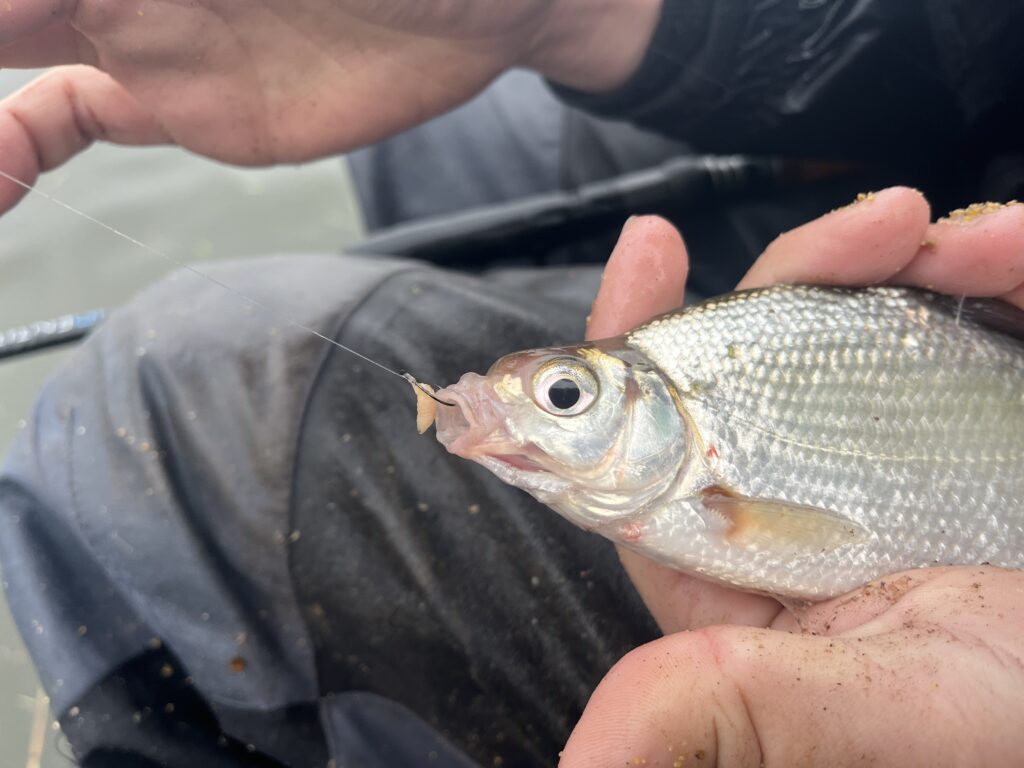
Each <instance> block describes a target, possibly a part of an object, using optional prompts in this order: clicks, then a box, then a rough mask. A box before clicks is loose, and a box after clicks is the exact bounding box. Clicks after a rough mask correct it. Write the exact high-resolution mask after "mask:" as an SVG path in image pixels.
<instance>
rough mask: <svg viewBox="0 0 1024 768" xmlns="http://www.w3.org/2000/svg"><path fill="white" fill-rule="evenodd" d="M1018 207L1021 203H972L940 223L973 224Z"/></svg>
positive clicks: (1011, 201) (954, 211) (953, 212)
mask: <svg viewBox="0 0 1024 768" xmlns="http://www.w3.org/2000/svg"><path fill="white" fill-rule="evenodd" d="M1018 205H1021V203H1019V202H1018V201H1016V200H1010V201H1009V202H1006V203H993V202H984V203H971V204H970V205H968V206H967V207H966V208H957V209H956V210H953V211H950V212H949V213H947V214H946V215H945V216H943V217H942V218H941V219H939V221H952V222H955V223H956V224H973V223H974V222H976V221H977V220H978V219H980V218H982V217H984V216H988V215H990V214H993V213H998V212H999V211H1002V210H1005V209H1007V208H1011V207H1013V206H1018Z"/></svg>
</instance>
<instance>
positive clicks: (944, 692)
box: [560, 627, 1024, 768]
mask: <svg viewBox="0 0 1024 768" xmlns="http://www.w3.org/2000/svg"><path fill="white" fill-rule="evenodd" d="M1018 678H1019V672H1010V673H1008V672H1007V671H1006V670H1005V669H1000V668H999V665H998V664H993V663H992V662H991V659H990V657H989V656H988V653H987V651H986V652H980V653H979V652H978V650H977V647H976V646H974V645H973V644H970V643H961V642H958V641H956V640H952V641H951V638H950V636H949V635H948V634H947V633H944V632H940V631H933V632H932V633H931V634H929V633H928V632H927V631H926V630H925V629H919V628H912V629H908V630H898V631H896V632H894V633H892V634H889V635H883V636H877V637H866V638H865V637H861V638H842V639H840V638H822V637H812V636H809V635H793V634H789V633H786V632H775V631H772V630H762V629H752V628H741V627H714V628H710V629H706V630H701V631H699V632H685V633H680V634H677V635H672V636H669V637H666V638H662V639H661V640H658V641H655V642H653V643H650V644H648V645H646V646H643V647H642V648H639V649H637V650H636V651H633V652H632V653H630V654H629V655H628V656H626V657H625V658H624V659H623V660H622V661H620V662H619V664H617V665H616V666H615V667H614V668H613V669H612V671H611V672H609V673H608V675H607V676H606V677H605V679H604V680H603V681H602V683H601V685H600V686H599V687H598V689H597V691H595V693H594V695H593V696H592V697H591V700H590V702H589V704H588V705H587V708H586V710H585V712H584V714H583V717H582V719H581V720H580V722H579V724H578V725H577V726H576V729H575V730H574V731H573V734H572V736H571V737H570V739H569V742H568V744H567V745H566V747H565V750H564V752H563V758H562V761H561V763H560V766H561V768H582V766H587V768H603V767H604V766H608V767H609V768H610V767H611V766H616V767H618V766H623V765H645V766H647V767H648V768H656V767H657V766H680V765H685V766H692V765H708V766H711V765H751V766H756V765H835V766H844V765H875V764H877V765H900V766H914V765H927V764H934V763H935V762H936V760H938V761H939V762H942V761H944V760H945V758H947V757H948V756H950V755H953V754H963V752H962V750H963V749H964V748H965V746H966V747H967V748H968V749H970V750H971V756H972V759H971V760H970V761H968V762H971V763H972V764H999V763H998V760H997V759H996V758H997V757H998V756H1000V755H1002V756H1003V757H1004V758H1006V759H1010V755H1011V754H1012V750H1013V749H1014V748H1015V747H1016V745H1015V744H1014V743H1013V742H1014V740H1015V738H1014V737H1015V735H1016V733H1017V726H1016V725H1015V723H1014V721H1015V720H1016V718H1017V716H1016V715H1015V714H1014V713H1015V712H1016V711H1018V710H1017V708H1018V707H1020V706H1021V705H1022V704H1024V696H1022V694H1021V692H1020V690H1019V687H1018V686H1019V679H1018ZM972 733H977V734H980V735H979V737H978V738H976V739H971V741H970V743H969V744H967V745H965V744H964V743H959V744H958V740H960V739H963V738H964V736H965V734H972Z"/></svg>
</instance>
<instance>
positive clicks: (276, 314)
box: [0, 170, 454, 405]
mask: <svg viewBox="0 0 1024 768" xmlns="http://www.w3.org/2000/svg"><path fill="white" fill-rule="evenodd" d="M0 177H2V178H5V179H7V180H8V181H10V182H12V183H14V184H17V185H18V186H19V187H21V188H22V189H24V190H25V191H27V192H29V193H31V194H34V195H39V196H40V197H42V198H43V199H44V200H48V201H49V202H51V203H53V204H54V205H57V206H60V207H61V208H63V209H64V210H66V211H70V212H71V213H73V214H75V215H76V216H78V217H80V218H82V219H85V220H86V221H88V222H90V223H92V224H95V225H96V226H98V227H101V228H103V229H105V230H107V231H108V232H110V233H111V234H114V235H116V236H117V237H120V238H122V239H124V240H127V241H128V242H129V243H131V244H132V245H135V246H137V247H139V248H141V249H142V250H144V251H148V252H149V253H152V254H154V255H156V256H159V257H160V258H162V259H166V260H167V261H169V262H170V263H171V264H174V265H175V266H177V267H180V268H181V269H185V270H187V271H189V272H191V273H192V274H194V275H198V276H199V277H201V278H203V279H204V280H208V281H209V282H211V283H213V284H214V285H216V286H219V287H220V288H223V289H224V290H225V291H227V292H228V293H230V294H232V295H233V296H235V297H237V298H239V299H242V300H243V301H247V302H249V304H251V305H253V306H254V307H257V308H258V309H261V310H263V311H264V312H265V313H266V314H267V315H269V316H270V317H272V318H274V319H275V320H280V321H282V322H284V323H287V324H288V325H291V326H293V327H295V328H299V329H301V330H303V331H306V332H307V333H311V334H313V335H314V336H316V337H317V338H319V339H323V340H324V341H326V342H327V343H328V344H333V345H334V346H336V347H338V348H339V349H343V350H345V351H346V352H348V353H349V354H352V355H355V356H356V357H358V358H359V359H360V360H364V361H366V362H367V363H370V364H371V365H375V366H377V367H378V368H380V369H381V370H382V371H386V372H387V373H390V374H391V375H392V376H397V377H398V378H400V379H404V380H406V381H408V382H409V383H410V384H412V385H413V386H414V387H416V388H417V389H419V390H420V391H421V392H423V393H424V394H426V395H428V396H429V397H430V398H431V399H433V400H436V401H437V402H439V403H442V404H443V405H454V403H446V402H445V401H444V400H440V399H438V398H436V397H434V395H433V394H431V393H430V392H429V391H428V390H427V389H426V387H424V386H423V385H422V384H421V383H420V382H419V381H418V380H417V379H416V378H415V377H414V376H413V375H412V374H410V373H408V372H406V371H396V370H394V369H393V368H389V367H388V366H386V365H384V364H383V363H379V362H377V361H376V360H374V359H372V358H370V357H367V356H366V355H364V354H362V353H360V352H357V351H356V350H354V349H352V348H351V347H347V346H345V345H344V344H342V343H341V342H339V341H335V340H334V339H332V338H330V337H329V336H325V335H324V334H322V333H320V331H318V330H316V329H315V328H310V327H309V326H308V325H305V324H304V323H300V322H299V321H298V320H296V319H295V318H293V317H291V316H289V315H286V314H284V313H282V312H280V311H278V310H276V309H272V308H271V307H269V306H267V305H266V304H264V303H263V302H261V301H259V300H257V299H254V298H253V297H252V296H249V295H248V294H245V293H242V291H239V290H238V289H237V288H233V287H232V286H230V285H228V284H227V283H225V282H223V281H221V280H218V279H217V278H216V277H213V275H209V274H207V273H206V272H203V271H202V270H200V269H196V268H195V267H194V266H192V265H191V264H189V263H187V262H185V261H182V260H181V259H179V258H177V257H175V256H171V255H170V254H169V253H166V252H165V251H161V250H160V249H159V248H155V247H153V246H152V245H147V244H146V243H144V242H142V241H141V240H137V239H136V238H134V237H132V236H131V235H129V234H127V233H125V232H122V231H120V230H119V229H116V228H114V227H112V226H110V225H109V224H107V223H105V222H102V221H100V220H99V219H97V218H96V217H94V216H90V215H89V214H88V213H86V212H85V211H80V210H78V209H77V208H75V207H74V206H72V205H69V204H68V203H65V202H64V201H63V200H60V199H58V198H56V197H54V196H53V195H51V194H49V193H47V192H43V191H42V190H41V189H37V188H36V187H34V186H32V185H31V184H27V183H25V182H24V181H22V180H21V179H18V178H15V177H14V176H11V174H9V173H7V172H6V171H2V170H0Z"/></svg>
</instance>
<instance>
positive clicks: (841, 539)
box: [702, 487, 868, 556]
mask: <svg viewBox="0 0 1024 768" xmlns="http://www.w3.org/2000/svg"><path fill="white" fill-rule="evenodd" d="M702 504H703V507H704V509H705V510H706V511H707V512H709V513H711V514H712V515H713V516H714V519H715V521H716V522H717V523H718V525H716V526H714V527H720V528H721V530H722V535H723V536H724V538H725V540H726V541H727V542H728V543H730V544H736V545H739V546H743V547H749V548H751V549H758V550H771V551H773V552H780V551H783V552H788V553H791V554H792V555H794V556H798V555H814V554H819V553H821V552H828V551H831V550H833V549H838V548H839V547H841V546H843V545H846V544H857V543H859V542H863V541H864V540H865V539H866V538H867V533H868V532H867V530H865V529H864V527H863V526H861V525H860V524H858V523H856V522H854V521H852V520H847V519H846V518H844V517H841V516H840V515H837V514H836V513H835V512H831V511H829V510H827V509H821V508H818V507H809V506H806V505H803V504H793V503H791V502H788V501H776V500H774V499H752V498H746V497H743V496H737V495H735V494H733V493H730V492H728V491H725V490H724V489H721V488H717V487H715V488H709V489H708V490H707V491H705V493H704V494H703V498H702Z"/></svg>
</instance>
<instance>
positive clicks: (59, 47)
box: [0, 23, 96, 69]
mask: <svg viewBox="0 0 1024 768" xmlns="http://www.w3.org/2000/svg"><path fill="white" fill-rule="evenodd" d="M95 61H96V52H95V49H94V48H93V46H92V44H91V43H90V42H89V41H88V40H86V39H85V38H84V37H82V36H81V35H79V34H78V32H76V31H75V30H74V29H72V28H71V27H69V26H68V25H67V24H62V23H61V24H50V25H48V26H46V27H43V28H42V29H40V30H39V31H37V32H33V33H31V34H27V35H25V36H23V37H20V38H18V39H17V40H15V41H14V42H12V43H9V44H7V45H0V67H11V68H15V69H29V68H35V67H53V66H56V65H58V64H77V63H79V62H85V63H90V64H91V63H95Z"/></svg>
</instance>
